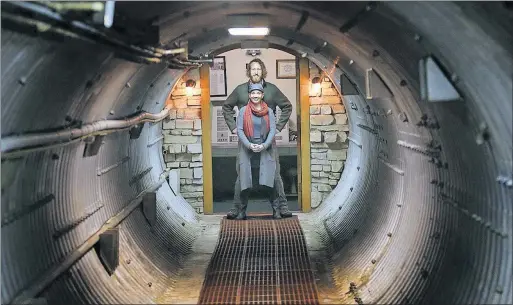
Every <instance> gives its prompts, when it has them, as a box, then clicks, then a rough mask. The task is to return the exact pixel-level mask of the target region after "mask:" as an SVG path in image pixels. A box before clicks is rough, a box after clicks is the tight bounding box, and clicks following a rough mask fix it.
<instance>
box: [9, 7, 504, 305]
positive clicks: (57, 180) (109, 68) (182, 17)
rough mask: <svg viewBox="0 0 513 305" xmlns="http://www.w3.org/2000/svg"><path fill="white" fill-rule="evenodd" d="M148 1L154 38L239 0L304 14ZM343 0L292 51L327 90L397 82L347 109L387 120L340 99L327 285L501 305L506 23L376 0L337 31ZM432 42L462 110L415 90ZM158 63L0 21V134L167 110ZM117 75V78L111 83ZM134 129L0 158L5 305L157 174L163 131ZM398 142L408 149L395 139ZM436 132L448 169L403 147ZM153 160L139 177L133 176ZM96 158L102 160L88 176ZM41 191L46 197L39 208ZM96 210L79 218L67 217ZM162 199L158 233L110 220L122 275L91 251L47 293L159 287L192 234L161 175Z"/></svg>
mask: <svg viewBox="0 0 513 305" xmlns="http://www.w3.org/2000/svg"><path fill="white" fill-rule="evenodd" d="M124 5H126V6H128V5H129V4H128V3H126V4H124ZM140 5H141V4H140ZM143 5H144V8H145V10H144V12H138V11H137V10H135V12H133V14H134V15H138V14H140V15H143V16H145V15H147V16H156V15H159V14H164V13H163V12H167V13H172V14H173V15H170V16H160V17H162V19H161V20H162V22H163V23H162V24H163V25H164V26H165V28H163V29H162V33H163V35H162V36H163V40H164V41H171V40H173V39H174V38H176V37H179V36H180V35H182V34H183V33H186V36H184V39H186V38H193V37H194V36H195V35H197V34H199V33H202V32H203V28H205V29H215V27H216V26H219V25H220V24H222V22H220V21H222V20H223V18H224V15H223V14H224V13H241V12H248V11H254V12H259V13H265V14H269V15H272V16H271V17H272V18H271V20H272V26H273V27H283V28H288V29H289V32H290V30H291V29H293V27H294V26H295V25H296V24H297V21H298V20H299V18H300V16H301V14H302V13H301V9H308V10H310V9H311V8H312V7H310V8H308V7H306V6H305V3H299V2H298V3H284V2H281V3H275V2H268V3H262V6H255V5H254V3H248V4H244V3H238V4H236V5H235V4H226V5H224V6H222V5H223V4H216V3H213V2H211V3H208V4H203V3H194V4H190V6H189V7H188V9H189V12H188V14H184V12H183V11H180V10H175V9H173V5H174V4H172V3H171V2H169V3H166V4H165V6H166V9H159V6H160V5H161V4H158V3H157V2H153V3H144V4H143ZM181 5H185V4H181ZM203 5H208V8H207V9H205V8H204V7H202V6H203ZM345 5H346V4H345V3H343V2H331V3H329V4H325V5H320V6H318V7H317V8H316V9H318V10H319V11H322V12H321V13H320V14H319V13H314V12H313V11H311V12H310V17H309V19H308V21H307V22H306V23H305V25H304V26H303V27H302V28H301V35H298V37H296V38H297V42H296V43H294V44H292V45H291V46H290V47H291V48H293V49H294V50H295V51H298V52H308V53H309V54H308V55H307V56H308V57H309V58H311V59H312V60H315V61H316V63H318V64H319V65H320V66H321V67H325V70H326V72H327V73H328V74H329V76H330V78H331V79H332V80H334V82H335V83H336V84H338V80H339V79H338V78H339V77H340V74H341V72H342V71H348V72H349V73H348V75H349V76H350V77H351V79H352V80H353V81H354V82H355V83H356V84H357V85H358V87H359V88H364V74H363V72H364V71H365V69H366V68H370V67H372V68H373V69H374V68H375V69H376V70H377V71H379V72H380V75H382V76H383V79H384V81H385V83H386V84H387V86H388V87H389V88H390V90H391V91H392V93H393V94H394V99H393V103H391V104H390V103H385V104H384V103H382V102H381V101H376V102H374V101H362V103H361V104H359V109H362V107H364V106H366V104H369V105H370V106H372V109H371V110H372V111H378V110H379V109H378V108H385V107H386V108H388V107H389V108H390V109H391V111H392V116H390V117H386V118H381V117H372V116H371V117H367V116H364V115H362V114H357V113H354V112H353V111H351V110H349V109H352V107H351V105H350V104H349V103H350V102H351V100H350V99H347V100H345V103H346V104H345V106H346V109H348V111H349V118H348V119H349V122H350V124H351V125H350V126H351V134H350V137H351V139H352V141H351V142H350V143H349V145H350V147H349V152H348V160H347V162H346V164H345V169H344V173H343V175H342V178H341V182H340V183H339V185H338V186H337V188H336V189H335V190H334V192H333V194H332V195H331V197H330V199H328V200H327V201H326V202H325V204H324V205H323V206H321V208H320V209H318V211H317V212H316V213H314V214H313V215H312V216H313V217H315V218H317V221H318V222H317V227H318V228H319V230H321V231H322V230H324V231H323V232H321V233H319V238H320V239H321V240H323V241H324V242H326V243H327V244H328V245H329V244H330V243H331V244H333V245H334V247H333V248H334V249H333V253H330V254H332V255H333V257H332V260H331V261H332V262H333V267H334V269H333V271H334V272H333V273H332V274H333V275H334V277H335V278H334V280H335V281H336V283H337V285H338V287H339V290H340V293H344V294H345V293H346V292H348V291H349V290H350V288H351V289H353V290H354V289H355V288H354V286H350V282H351V281H352V279H356V280H355V283H356V292H357V294H358V295H359V297H361V299H362V300H363V301H364V303H368V302H377V303H408V302H409V303H416V302H425V303H429V302H431V303H440V302H442V301H443V302H445V303H498V304H500V303H502V304H505V303H511V301H512V300H513V289H512V287H511V279H512V275H511V272H510V270H511V269H512V267H513V265H512V264H513V263H512V252H511V236H512V235H513V228H512V222H511V216H512V207H511V191H512V189H511V188H510V187H508V186H507V185H506V184H501V183H498V182H497V181H496V180H497V178H498V177H502V176H506V177H507V178H508V179H511V172H512V170H511V168H512V161H511V148H512V147H513V146H512V142H511V134H512V130H511V122H512V120H511V105H512V103H511V67H512V59H511V55H510V53H508V52H505V51H506V50H508V48H510V47H505V46H510V45H511V43H510V40H509V39H510V38H509V37H505V38H504V39H502V38H501V37H502V36H501V35H499V33H501V31H496V30H497V29H498V28H497V26H498V25H501V24H506V25H509V26H510V25H511V22H510V23H502V21H503V19H501V20H500V22H498V23H496V24H495V23H494V22H491V21H494V20H491V19H485V17H484V16H483V15H481V14H476V13H479V9H477V10H476V9H474V8H472V7H471V6H472V5H471V4H465V5H459V4H455V3H450V2H423V3H416V2H415V3H413V2H412V3H399V2H397V3H386V4H384V6H380V7H378V8H377V9H376V10H375V11H373V12H372V13H371V14H370V15H369V17H368V18H365V19H364V20H363V21H359V23H358V24H356V25H355V26H354V27H353V28H351V29H350V31H349V32H348V33H346V34H345V35H344V34H341V33H340V32H339V30H338V29H339V27H340V26H341V25H343V24H344V23H346V22H347V21H348V20H349V19H350V18H351V17H352V16H351V13H350V12H351V11H352V10H346V9H345ZM347 5H348V6H349V7H352V6H353V5H352V4H347ZM358 5H361V4H358ZM479 5H484V4H479ZM150 6H151V9H150ZM289 6H294V7H295V9H289V8H288V7H289ZM146 8H148V10H146ZM212 8H216V10H214V9H212ZM353 11H354V10H353ZM150 12H151V13H150ZM469 12H470V13H469ZM503 13H504V12H503ZM506 13H508V12H506ZM284 15H286V16H288V18H283V16H284ZM205 16H207V17H208V18H204V17H205ZM320 17H322V18H320ZM474 17H476V18H474ZM495 18H498V16H496V17H495ZM202 19H203V20H202ZM199 21H201V22H199ZM289 23H290V24H289ZM501 30H503V31H502V32H504V30H505V33H512V31H511V30H508V29H501ZM281 33H285V31H282V32H281ZM278 34H279V33H277V35H278ZM187 35H188V36H187ZM284 35H285V34H284ZM164 36H167V37H164ZM308 37H310V39H308ZM217 38H219V37H212V39H211V40H209V41H204V44H205V46H207V47H206V48H205V50H202V46H201V45H199V44H198V45H197V46H195V49H197V50H200V51H201V52H205V51H210V50H215V49H216V48H218V47H219V46H220V45H221V44H225V45H229V44H230V43H232V42H234V40H231V41H230V40H226V39H218V40H217V41H215V40H216V39H217ZM288 38H290V37H288ZM288 38H287V37H277V36H274V37H271V38H270V41H271V42H274V43H281V44H283V45H284V44H285V43H286V42H287V41H288ZM318 40H325V41H327V42H328V46H327V47H326V48H323V49H322V50H321V52H320V53H317V54H315V53H314V52H313V50H314V49H315V47H316V46H315V45H313V44H311V42H316V41H318ZM310 44H311V45H310ZM374 51H378V53H375V52H374ZM373 54H379V55H378V56H373ZM427 54H433V55H434V56H436V57H437V58H439V59H441V61H442V63H443V65H444V66H445V67H446V68H447V69H448V70H449V72H451V73H453V74H454V79H455V80H456V81H455V84H456V87H457V89H459V90H461V92H462V94H463V96H464V99H465V101H464V103H462V105H460V106H453V105H438V106H433V105H425V104H424V103H423V102H422V101H420V99H419V94H418V87H419V86H418V62H417V60H418V59H420V58H422V57H423V56H425V55H427ZM492 55H493V56H492ZM78 59H80V60H78ZM334 62H337V66H335V64H334ZM159 69H160V67H159V66H149V67H146V66H136V65H134V64H127V63H125V62H124V61H121V60H118V59H115V58H112V57H111V54H110V53H106V52H104V51H102V50H95V49H91V48H84V47H83V45H70V44H58V43H51V42H47V41H42V40H40V39H37V38H33V37H26V36H21V35H18V34H13V33H11V32H9V31H5V30H2V121H1V124H2V126H1V127H2V135H3V136H5V135H7V134H9V135H10V134H14V133H24V132H28V131H34V130H39V129H46V128H57V127H62V126H64V125H70V124H71V123H77V122H78V121H84V122H88V121H90V120H96V119H97V118H100V119H101V118H103V117H105V118H113V117H116V116H117V115H120V116H124V115H130V114H132V113H133V112H135V111H136V110H137V107H138V106H142V109H143V110H146V111H149V112H158V111H160V110H161V109H162V107H163V105H162V104H157V103H158V102H159V100H160V99H161V98H162V96H163V95H164V94H165V93H167V92H169V85H168V83H171V84H174V81H175V80H176V78H177V77H179V75H180V74H181V71H171V72H169V73H170V74H169V75H166V74H160V70H159ZM162 70H164V67H162ZM166 71H169V70H166ZM451 78H452V75H451ZM157 79H162V81H161V82H160V81H159V82H156V81H155V80H157ZM164 79H165V80H164ZM125 80H128V82H129V83H130V86H127V85H125V86H121V85H122V83H123V82H124V81H125ZM128 82H127V83H128ZM152 85H153V86H152ZM97 97H98V98H97ZM348 102H349V103H348ZM360 106H362V107H360ZM111 110H114V113H115V114H114V115H111V114H110V111H111ZM385 110H386V109H385ZM424 114H426V115H427V116H429V118H430V119H437V120H438V121H439V126H440V127H441V128H440V129H429V128H426V127H425V126H417V123H418V122H419V121H421V118H422V116H423V115H424ZM400 115H402V116H400ZM67 116H68V117H67ZM355 116H356V117H355ZM357 116H361V118H360V119H357ZM405 118H407V120H405ZM358 123H361V124H363V125H366V126H370V127H371V128H373V129H374V123H376V124H379V125H383V126H384V129H383V130H382V131H381V130H380V131H378V133H377V134H372V133H369V132H366V131H365V130H363V129H361V128H359V127H357V125H356V124H358ZM483 123H485V124H487V125H488V126H489V128H488V131H489V133H490V135H491V136H490V138H489V140H488V141H485V142H484V144H482V145H477V143H476V141H475V138H476V137H478V138H483V132H482V130H481V129H480V128H478V126H479V125H481V124H483ZM147 127H149V126H145V128H144V129H143V131H142V133H141V136H140V138H139V139H137V140H132V141H130V140H129V139H128V138H129V135H128V132H127V133H125V134H119V136H112V137H111V136H110V135H109V136H107V137H106V138H105V141H106V143H105V144H104V145H103V146H102V147H101V148H100V151H99V153H98V155H97V156H93V157H90V158H88V159H84V158H82V153H83V149H84V147H83V143H74V144H72V145H70V146H68V147H64V148H59V147H57V148H53V149H52V150H49V151H46V152H39V153H34V154H31V155H28V156H27V157H24V158H21V159H16V160H10V161H6V162H2V221H3V220H4V219H6V220H8V221H6V222H3V223H5V224H6V225H5V226H3V227H2V243H3V245H2V246H3V247H2V302H3V303H7V302H8V301H9V300H10V299H11V298H12V297H13V296H14V295H15V294H16V293H17V292H18V291H20V289H22V288H23V287H26V286H27V285H28V284H29V283H30V282H31V281H32V280H33V279H34V278H35V277H37V275H39V274H41V273H43V272H44V271H45V270H46V269H47V268H49V267H50V266H51V265H52V264H54V263H55V262H57V261H59V260H60V259H62V257H65V256H66V254H68V253H69V252H70V251H71V250H72V249H74V248H75V247H76V246H77V245H79V244H81V243H82V242H83V241H84V240H85V239H86V238H87V237H88V236H90V235H91V234H92V233H93V232H95V230H97V229H98V228H99V226H100V225H101V224H102V223H103V222H104V221H105V220H106V219H108V218H109V217H110V216H112V215H114V214H115V213H117V212H118V211H119V210H121V209H122V208H123V207H124V206H125V205H126V203H127V202H129V201H130V200H131V199H133V197H134V196H135V194H137V192H138V191H140V190H141V189H144V188H145V187H147V186H148V185H150V184H151V183H153V182H154V181H155V179H156V177H157V176H158V174H160V170H161V169H162V163H163V161H162V154H161V146H160V145H153V146H151V147H148V146H147V145H148V143H150V142H152V141H153V140H154V139H156V138H157V137H160V136H161V135H160V127H159V126H158V125H155V126H151V127H149V128H147ZM382 139H385V140H386V141H387V142H383V141H382ZM397 140H400V141H402V142H401V143H409V144H408V145H406V146H401V145H398V144H397V143H398V142H397ZM431 140H437V141H439V142H440V144H441V147H442V153H441V155H440V156H441V159H443V160H441V161H442V162H447V163H448V168H447V169H445V168H443V167H442V168H440V167H438V165H437V164H438V163H435V162H434V161H432V160H431V159H430V158H428V157H426V156H425V155H423V154H419V153H417V152H416V151H414V150H412V149H409V148H407V147H408V146H409V147H414V146H413V145H416V146H423V145H427V143H429V142H430V141H431ZM357 143H358V144H360V145H361V146H360V145H358V144H357ZM410 144H411V145H410ZM383 152H384V153H385V155H383ZM386 155H388V157H386ZM127 157H128V158H129V159H126V158H127ZM148 168H151V170H150V171H149V172H147V174H146V175H144V176H141V179H140V180H138V181H137V182H135V183H134V184H132V186H130V185H129V181H130V180H131V179H132V178H133V177H134V176H136V175H138V174H139V173H141V172H144V171H145V170H147V169H148ZM394 168H395V169H399V170H401V171H403V174H404V175H400V174H399V172H398V171H396V170H394ZM105 169H109V170H108V171H106V172H105V173H104V174H102V175H100V176H98V175H97V173H98V170H100V171H102V170H105ZM4 178H5V179H4ZM432 181H435V182H434V183H433V182H432ZM442 185H443V187H442ZM50 195H53V196H54V199H52V200H51V201H48V202H46V203H44V202H45V198H51V197H49V196H50ZM101 205H103V208H101V209H99V210H98V211H97V212H95V213H94V214H93V215H91V216H90V217H88V218H86V219H84V220H83V221H82V222H80V223H78V224H76V226H75V222H76V221H77V219H82V218H83V217H84V215H88V213H90V212H89V211H91V210H92V211H94V210H95V209H96V207H98V206H101ZM157 205H158V211H157V213H158V214H157V225H158V224H159V223H160V225H161V226H162V227H158V229H156V230H155V231H154V232H151V231H150V229H149V228H148V227H147V225H146V224H145V220H144V217H143V216H142V214H140V213H139V214H138V213H135V214H133V215H131V217H129V219H127V222H126V223H124V224H123V226H125V228H124V230H122V231H121V240H122V246H121V249H120V250H121V253H122V255H127V256H126V257H127V259H132V261H131V263H130V264H128V263H127V264H128V266H129V267H128V266H127V269H125V267H124V266H123V264H122V265H121V266H120V267H119V268H118V269H119V271H120V272H121V271H122V270H127V271H126V273H125V271H123V272H124V273H119V274H118V275H116V276H117V277H116V278H109V277H107V276H106V275H105V273H103V271H104V270H103V269H102V267H101V264H100V263H99V261H98V260H97V258H96V257H95V254H94V253H93V252H89V253H88V254H87V255H86V256H84V257H83V258H82V259H81V260H80V261H79V262H78V263H77V264H76V265H75V266H73V267H72V269H71V270H72V272H71V273H70V274H69V275H70V277H64V278H60V279H59V280H58V281H56V282H55V283H54V285H52V288H51V289H50V290H49V291H46V292H45V293H47V294H48V296H50V300H52V298H53V299H55V298H57V299H59V300H64V301H68V302H69V303H85V304H88V303H89V304H90V303H130V302H139V303H151V302H152V301H153V300H151V295H155V294H152V293H154V292H155V290H158V289H161V288H162V287H163V286H165V285H168V284H169V285H170V286H171V285H172V282H171V283H168V282H166V281H164V277H163V275H162V274H166V275H169V277H170V278H174V277H175V274H176V271H175V270H177V269H179V268H180V259H179V257H181V255H182V253H187V249H188V247H189V245H190V244H191V242H192V240H193V239H194V227H195V223H196V221H195V215H194V211H193V210H192V209H191V208H190V207H189V206H188V205H187V203H186V202H184V201H183V200H182V199H180V198H176V197H174V195H173V193H172V192H171V190H170V189H169V187H167V186H166V187H163V188H161V189H160V190H159V192H158V194H157ZM340 207H341V208H340ZM11 215H15V216H14V217H13V218H11ZM18 215H24V216H21V217H18ZM132 217H133V218H132ZM324 220H327V221H326V223H327V224H328V225H326V226H324V224H323V221H324ZM183 224H185V225H183ZM70 225H72V226H73V229H72V230H70V231H69V232H67V233H66V234H64V235H62V236H61V237H59V238H58V239H56V240H54V238H53V234H54V232H55V231H56V230H57V229H60V228H66V227H68V226H70ZM323 228H324V229H323ZM355 229H356V230H357V232H356V234H354V233H353V232H354V230H355ZM389 231H390V232H389ZM388 233H391V234H390V236H389V235H388ZM27 236H28V237H27ZM132 241H133V242H132ZM353 247H354V249H353ZM166 249H167V250H168V251H169V252H165V251H164V250H166ZM169 249H171V250H169ZM123 251H125V252H123ZM31 253H39V254H40V255H38V256H34V255H31ZM123 253H125V254H123ZM166 253H167V254H166ZM378 255H382V256H378ZM134 257H137V259H134ZM378 257H379V258H378ZM374 260H375V263H373V261H374ZM123 261H124V260H123ZM348 261H351V263H350V264H346V262H348ZM367 267H370V268H367ZM128 270H129V271H128ZM159 270H160V271H159ZM161 270H164V271H161ZM369 270H371V271H372V270H373V271H372V272H368V271H369ZM125 274H130V276H125ZM152 279H155V280H153V281H151V280H152ZM158 279H161V280H158ZM150 281H151V282H152V285H151V287H150V285H149V282H150ZM119 287H122V288H119ZM353 294H354V293H353ZM157 295H158V293H157ZM64 301H63V302H64ZM350 301H351V302H355V301H356V300H354V299H352V300H350Z"/></svg>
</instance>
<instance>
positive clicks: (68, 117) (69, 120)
mask: <svg viewBox="0 0 513 305" xmlns="http://www.w3.org/2000/svg"><path fill="white" fill-rule="evenodd" d="M64 120H65V121H66V122H71V121H72V120H73V119H72V118H71V117H70V116H69V115H67V116H66V117H65V118H64Z"/></svg>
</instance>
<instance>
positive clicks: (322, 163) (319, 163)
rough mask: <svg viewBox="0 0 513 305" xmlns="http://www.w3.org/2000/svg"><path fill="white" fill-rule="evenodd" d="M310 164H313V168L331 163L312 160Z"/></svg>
mask: <svg viewBox="0 0 513 305" xmlns="http://www.w3.org/2000/svg"><path fill="white" fill-rule="evenodd" d="M310 164H312V166H313V165H328V164H330V161H328V160H317V159H312V160H310Z"/></svg>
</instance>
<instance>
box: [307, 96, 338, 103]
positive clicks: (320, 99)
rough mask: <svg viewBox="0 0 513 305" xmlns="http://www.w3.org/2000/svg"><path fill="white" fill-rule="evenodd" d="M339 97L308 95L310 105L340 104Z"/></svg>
mask: <svg viewBox="0 0 513 305" xmlns="http://www.w3.org/2000/svg"><path fill="white" fill-rule="evenodd" d="M340 102H341V100H340V97H338V96H336V95H333V96H329V95H327V96H321V97H310V105H322V104H340Z"/></svg>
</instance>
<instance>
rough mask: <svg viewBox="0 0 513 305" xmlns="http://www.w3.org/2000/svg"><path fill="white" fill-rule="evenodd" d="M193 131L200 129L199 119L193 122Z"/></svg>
mask: <svg viewBox="0 0 513 305" xmlns="http://www.w3.org/2000/svg"><path fill="white" fill-rule="evenodd" d="M194 129H196V130H198V129H201V120H200V119H195V120H194Z"/></svg>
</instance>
